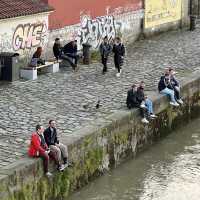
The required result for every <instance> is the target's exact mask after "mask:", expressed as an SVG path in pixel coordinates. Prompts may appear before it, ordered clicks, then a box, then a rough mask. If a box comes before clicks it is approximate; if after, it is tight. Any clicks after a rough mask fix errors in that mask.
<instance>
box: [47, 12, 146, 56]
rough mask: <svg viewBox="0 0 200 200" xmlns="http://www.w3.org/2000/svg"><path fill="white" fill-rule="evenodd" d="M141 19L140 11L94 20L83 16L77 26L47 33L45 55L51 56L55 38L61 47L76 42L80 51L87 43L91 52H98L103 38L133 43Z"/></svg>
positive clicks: (139, 31)
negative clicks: (118, 38) (117, 38)
mask: <svg viewBox="0 0 200 200" xmlns="http://www.w3.org/2000/svg"><path fill="white" fill-rule="evenodd" d="M143 17H144V11H143V10H142V9H140V10H137V11H131V12H126V13H122V14H115V15H114V14H108V15H105V16H99V17H96V18H94V19H92V18H91V17H90V16H89V15H84V16H82V17H81V20H80V23H78V24H75V25H72V26H66V27H64V28H61V29H56V30H50V31H49V39H48V41H49V42H48V46H47V49H49V51H47V52H46V54H48V55H52V46H53V43H54V41H55V38H57V37H58V38H60V39H61V42H62V45H64V44H66V43H67V42H69V41H71V40H77V43H78V49H82V44H83V43H89V44H91V46H92V49H93V50H98V48H99V45H100V43H101V42H102V40H103V38H104V37H105V36H107V37H108V39H109V40H110V41H111V42H112V40H113V39H114V38H115V37H116V36H120V37H122V39H123V41H124V42H128V43H131V42H134V41H135V40H136V39H137V38H138V36H139V34H140V33H141V23H142V18H143Z"/></svg>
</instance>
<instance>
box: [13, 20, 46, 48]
mask: <svg viewBox="0 0 200 200" xmlns="http://www.w3.org/2000/svg"><path fill="white" fill-rule="evenodd" d="M46 37H47V25H46V23H36V24H20V25H18V26H17V28H16V29H15V32H14V35H13V40H12V46H13V49H14V50H15V51H18V50H20V49H23V50H24V49H31V48H32V47H36V46H38V45H42V44H43V43H44V41H45V40H46Z"/></svg>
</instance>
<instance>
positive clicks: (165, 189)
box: [67, 118, 200, 200]
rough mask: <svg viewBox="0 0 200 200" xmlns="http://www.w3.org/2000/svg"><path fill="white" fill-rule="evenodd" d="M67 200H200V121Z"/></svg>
mask: <svg viewBox="0 0 200 200" xmlns="http://www.w3.org/2000/svg"><path fill="white" fill-rule="evenodd" d="M67 200H200V118H199V119H197V120H195V121H193V122H191V123H190V124H189V125H187V126H186V127H183V128H181V129H179V130H178V131H175V132H173V133H172V134H170V135H169V136H168V137H166V138H164V139H163V140H161V141H159V142H158V143H156V144H155V145H154V146H152V147H151V148H149V149H148V150H146V151H145V152H143V153H140V155H139V156H138V157H137V158H136V159H135V160H131V161H128V162H126V163H124V164H122V165H120V166H119V167H118V168H117V169H115V170H112V171H111V172H109V173H108V174H106V175H105V176H103V177H100V178H99V179H97V180H96V181H94V182H92V183H91V184H89V185H88V186H86V187H85V188H83V189H82V190H80V191H78V192H76V193H74V194H73V195H72V196H71V197H69V198H68V199H67Z"/></svg>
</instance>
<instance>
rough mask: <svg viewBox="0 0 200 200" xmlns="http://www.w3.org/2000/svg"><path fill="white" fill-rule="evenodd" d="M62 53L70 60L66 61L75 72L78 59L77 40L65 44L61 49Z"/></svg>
mask: <svg viewBox="0 0 200 200" xmlns="http://www.w3.org/2000/svg"><path fill="white" fill-rule="evenodd" d="M63 52H64V55H66V56H67V57H68V58H71V59H68V61H69V62H70V64H71V66H72V68H73V69H74V70H76V69H77V63H78V59H79V57H80V56H79V55H78V50H77V40H73V41H71V42H69V43H67V44H66V45H65V46H64V47H63Z"/></svg>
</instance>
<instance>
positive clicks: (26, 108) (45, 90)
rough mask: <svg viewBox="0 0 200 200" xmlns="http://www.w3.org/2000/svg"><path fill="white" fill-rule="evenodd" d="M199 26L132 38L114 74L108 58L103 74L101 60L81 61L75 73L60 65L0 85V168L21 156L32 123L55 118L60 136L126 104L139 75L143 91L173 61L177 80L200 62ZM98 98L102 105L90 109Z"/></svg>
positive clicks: (154, 86) (195, 67)
mask: <svg viewBox="0 0 200 200" xmlns="http://www.w3.org/2000/svg"><path fill="white" fill-rule="evenodd" d="M199 41H200V31H199V30H196V31H195V32H189V31H183V32H181V31H178V32H170V33H165V34H162V35H160V36H157V37H154V38H151V39H148V40H143V41H139V42H136V43H134V44H133V45H130V46H129V47H127V55H126V60H125V64H124V67H123V72H122V75H121V77H120V78H116V76H115V73H116V71H115V69H114V66H113V63H112V62H113V61H112V59H110V63H109V66H108V69H109V71H108V73H107V74H105V75H102V73H101V70H102V66H101V64H100V63H94V64H91V65H90V66H83V65H82V66H80V70H79V71H78V72H76V73H74V72H72V70H71V68H62V69H61V72H59V73H55V74H44V75H40V76H39V78H38V79H37V80H35V81H25V82H24V81H17V82H14V83H12V84H9V85H8V84H2V85H1V86H0V150H1V151H0V168H2V167H3V166H5V165H9V164H11V163H13V162H15V161H16V160H17V159H19V158H21V157H23V156H24V155H25V154H26V151H27V144H28V140H29V139H30V135H31V132H32V131H33V130H34V127H35V125H36V124H37V123H41V124H43V125H44V126H47V123H48V120H49V119H55V120H56V121H57V127H58V130H59V132H60V133H61V135H62V134H63V135H64V134H65V135H66V134H73V132H74V131H75V130H77V129H80V128H81V127H83V126H85V125H88V124H90V123H94V119H97V118H104V117H105V116H107V115H108V114H111V113H113V112H114V111H116V110H119V109H126V108H125V100H126V93H127V90H128V88H129V87H130V85H131V84H132V83H138V82H139V81H140V80H144V81H145V83H146V90H149V91H151V90H156V89H157V82H158V80H159V77H160V75H161V74H162V72H163V71H164V69H165V68H166V67H167V66H169V65H170V66H173V67H174V68H176V70H177V71H178V76H179V78H180V79H181V77H183V76H184V75H185V74H187V73H190V72H192V71H193V70H196V69H198V67H199V64H200V58H199V52H200V44H199ZM98 100H100V101H101V107H100V108H99V109H96V108H95V105H96V102H97V101H98Z"/></svg>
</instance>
